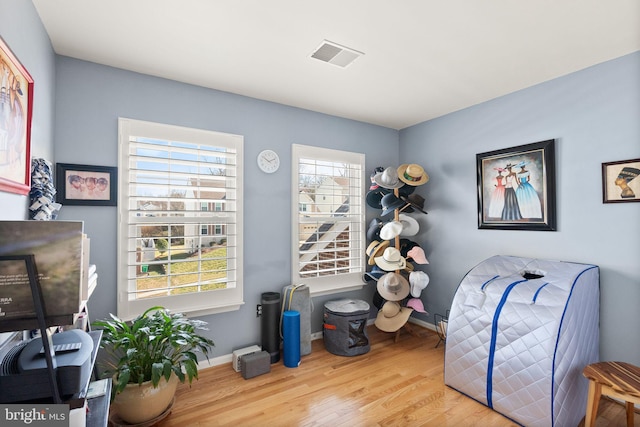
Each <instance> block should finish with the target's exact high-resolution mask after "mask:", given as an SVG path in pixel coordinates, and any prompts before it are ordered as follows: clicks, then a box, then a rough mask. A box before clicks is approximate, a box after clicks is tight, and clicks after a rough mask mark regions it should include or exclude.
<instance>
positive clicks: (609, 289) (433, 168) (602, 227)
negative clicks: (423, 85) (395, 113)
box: [400, 52, 640, 364]
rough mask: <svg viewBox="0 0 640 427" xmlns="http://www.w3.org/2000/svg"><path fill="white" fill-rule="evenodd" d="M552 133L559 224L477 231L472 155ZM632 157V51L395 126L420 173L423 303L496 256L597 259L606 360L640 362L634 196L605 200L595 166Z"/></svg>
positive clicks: (639, 82)
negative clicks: (423, 178) (551, 228)
mask: <svg viewBox="0 0 640 427" xmlns="http://www.w3.org/2000/svg"><path fill="white" fill-rule="evenodd" d="M547 139H556V173H557V180H556V184H557V187H556V193H557V214H558V231H556V232H535V231H504V230H478V228H477V197H476V164H475V155H476V153H482V152H486V151H492V150H496V149H501V148H507V147H513V146H517V145H522V144H527V143H531V142H537V141H542V140H547ZM638 157H640V52H637V53H635V54H632V55H628V56H625V57H622V58H618V59H616V60H613V61H609V62H606V63H603V64H600V65H597V66H594V67H591V68H588V69H585V70H582V71H580V72H577V73H573V74H570V75H568V76H565V77H562V78H558V79H555V80H552V81H549V82H546V83H543V84H539V85H536V86H534V87H531V88H528V89H525V90H521V91H519V92H516V93H512V94H510V95H507V96H504V97H501V98H498V99H494V100H492V101H490V102H485V103H483V104H480V105H476V106H474V107H471V108H467V109H465V110H462V111H458V112H455V113H452V114H449V115H447V116H444V117H440V118H437V119H435V120H430V121H428V122H425V123H422V124H419V125H416V126H413V127H410V128H407V129H404V130H402V131H401V133H400V160H403V159H415V160H416V162H418V163H420V164H421V165H422V166H424V167H425V169H426V170H427V171H428V172H429V174H430V176H431V180H430V182H429V183H428V184H426V185H428V186H429V190H428V194H429V197H428V198H427V204H426V207H427V210H428V211H429V215H428V218H426V225H427V226H426V230H424V228H423V229H422V230H423V231H422V232H421V234H420V235H419V238H420V239H421V241H424V242H428V253H427V256H428V258H429V261H430V262H431V265H430V266H429V270H428V271H429V274H430V276H431V282H430V284H429V286H428V288H427V290H426V292H425V300H426V310H427V311H428V312H430V313H441V312H442V311H443V310H445V308H446V307H448V306H449V305H450V304H451V301H452V299H453V294H454V292H455V290H456V287H457V285H458V284H459V282H460V280H461V279H462V277H463V276H464V275H465V273H466V272H467V271H468V270H469V269H471V268H472V267H473V266H474V265H476V264H477V263H478V262H480V261H481V260H483V259H485V258H487V257H489V256H492V255H495V254H503V255H518V256H526V257H534V258H548V259H559V260H564V261H575V262H583V263H592V264H597V265H599V266H600V274H601V281H600V283H601V285H600V290H601V309H600V316H601V318H600V325H601V328H600V331H601V333H600V343H601V345H600V348H601V358H602V359H604V360H612V359H613V360H624V361H628V362H631V363H635V364H640V340H639V339H638V332H637V331H639V330H640V308H639V307H640V245H639V244H638V237H639V236H640V203H621V204H603V203H602V174H601V165H602V163H603V162H610V161H616V160H626V159H633V158H638Z"/></svg>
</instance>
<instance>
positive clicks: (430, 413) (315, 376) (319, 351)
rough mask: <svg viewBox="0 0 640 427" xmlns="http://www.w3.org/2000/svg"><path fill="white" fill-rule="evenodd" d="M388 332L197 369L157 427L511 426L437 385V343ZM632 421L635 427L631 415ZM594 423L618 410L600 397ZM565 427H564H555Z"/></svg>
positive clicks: (616, 420)
mask: <svg viewBox="0 0 640 427" xmlns="http://www.w3.org/2000/svg"><path fill="white" fill-rule="evenodd" d="M413 329H414V332H415V333H414V334H413V335H412V334H409V333H408V332H406V331H405V330H403V331H402V333H401V334H400V336H399V339H398V341H397V342H394V337H395V334H387V333H383V332H380V331H379V330H378V329H377V328H376V327H375V326H371V327H369V329H368V334H369V340H370V342H371V351H369V352H368V353H367V354H364V355H360V356H355V357H341V356H336V355H333V354H331V353H329V352H327V351H326V350H325V349H324V344H323V341H322V340H315V341H313V344H312V352H311V354H309V355H306V356H303V357H302V363H301V364H300V366H299V367H297V368H286V367H285V366H284V365H283V364H282V361H280V362H278V363H274V364H272V365H271V372H270V373H268V374H264V375H260V376H257V377H254V378H251V379H248V380H245V379H243V378H242V375H241V374H240V373H238V372H235V371H234V370H233V369H232V367H231V365H230V364H226V365H221V366H215V367H212V368H208V369H204V370H201V371H200V379H199V380H198V381H194V383H193V385H192V386H191V387H189V386H188V385H187V384H182V385H180V386H179V388H178V393H177V396H176V403H175V405H174V407H173V410H172V412H171V414H170V415H169V416H168V417H167V418H165V419H164V420H163V421H161V422H160V423H159V424H158V425H159V427H171V426H176V427H187V426H235V427H243V426H273V427H282V426H286V427H288V426H349V427H356V426H438V427H439V426H455V427H459V426H482V427H500V426H516V425H517V424H515V423H513V422H512V421H510V420H508V419H507V418H505V417H503V416H501V415H500V414H498V413H496V412H493V411H492V410H490V409H488V408H487V407H485V406H483V405H481V404H479V403H478V402H476V401H474V400H473V399H470V398H468V397H466V396H463V395H462V394H460V393H458V392H456V391H454V390H452V389H450V388H448V387H447V386H445V385H444V383H443V366H444V346H443V345H442V344H440V346H439V347H438V348H435V345H436V343H437V342H438V337H437V336H436V335H435V333H433V332H431V331H430V330H427V329H423V328H420V327H416V326H413ZM635 418H636V420H635V421H636V423H635V426H638V427H640V416H638V415H636V417H635ZM596 425H597V427H607V426H608V427H613V426H624V425H625V415H624V407H623V406H622V405H619V404H617V403H615V402H612V401H609V400H605V399H603V400H602V402H601V404H600V411H599V416H598V420H597V424H596ZM559 427H565V426H559Z"/></svg>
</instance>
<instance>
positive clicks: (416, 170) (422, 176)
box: [398, 163, 429, 186]
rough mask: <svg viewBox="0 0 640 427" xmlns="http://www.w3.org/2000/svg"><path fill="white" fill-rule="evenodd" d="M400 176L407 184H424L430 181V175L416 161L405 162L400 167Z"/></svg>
mask: <svg viewBox="0 0 640 427" xmlns="http://www.w3.org/2000/svg"><path fill="white" fill-rule="evenodd" d="M398 178H400V180H401V181H403V182H404V183H405V184H409V185H413V186H416V185H422V184H424V183H426V182H427V181H429V175H427V173H426V172H425V171H424V169H423V168H422V166H420V165H416V164H415V163H411V164H404V165H400V166H399V167H398Z"/></svg>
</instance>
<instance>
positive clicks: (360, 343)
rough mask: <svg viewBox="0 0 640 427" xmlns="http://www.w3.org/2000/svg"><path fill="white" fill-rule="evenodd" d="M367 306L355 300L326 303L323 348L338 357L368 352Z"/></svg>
mask: <svg viewBox="0 0 640 427" xmlns="http://www.w3.org/2000/svg"><path fill="white" fill-rule="evenodd" d="M368 319H369V304H368V303H367V302H366V301H362V300H355V299H340V300H333V301H328V302H326V303H325V305H324V325H323V336H324V347H325V348H326V349H327V351H328V352H329V353H333V354H337V355H338V356H357V355H359V354H364V353H368V352H369V349H370V347H369V337H368V335H367V320H368Z"/></svg>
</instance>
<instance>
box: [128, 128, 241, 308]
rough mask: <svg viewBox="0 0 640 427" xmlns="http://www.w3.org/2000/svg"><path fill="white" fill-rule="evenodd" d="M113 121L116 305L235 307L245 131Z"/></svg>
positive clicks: (238, 286)
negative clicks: (115, 123)
mask: <svg viewBox="0 0 640 427" xmlns="http://www.w3.org/2000/svg"><path fill="white" fill-rule="evenodd" d="M118 124H119V190H120V191H119V196H118V197H119V200H118V209H119V224H118V230H119V231H118V232H119V238H118V267H119V268H118V272H119V273H118V315H119V316H120V317H121V318H124V319H131V318H133V317H135V316H136V315H138V314H140V313H142V312H143V311H144V310H145V309H147V308H149V307H152V306H155V305H161V306H164V307H166V308H169V309H171V310H174V311H180V312H190V313H192V314H198V315H200V314H209V313H216V312H223V311H230V310H234V309H237V308H238V307H239V306H240V305H241V304H242V303H243V302H242V298H243V292H242V245H241V242H242V218H243V216H242V158H243V157H242V149H243V138H242V137H241V136H238V135H230V134H223V133H218V132H212V131H205V130H200V129H189V128H183V127H178V126H171V125H164V124H159V123H150V122H141V121H137V120H131V119H122V118H121V119H119V122H118ZM214 206H215V209H214ZM214 231H215V233H214Z"/></svg>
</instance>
